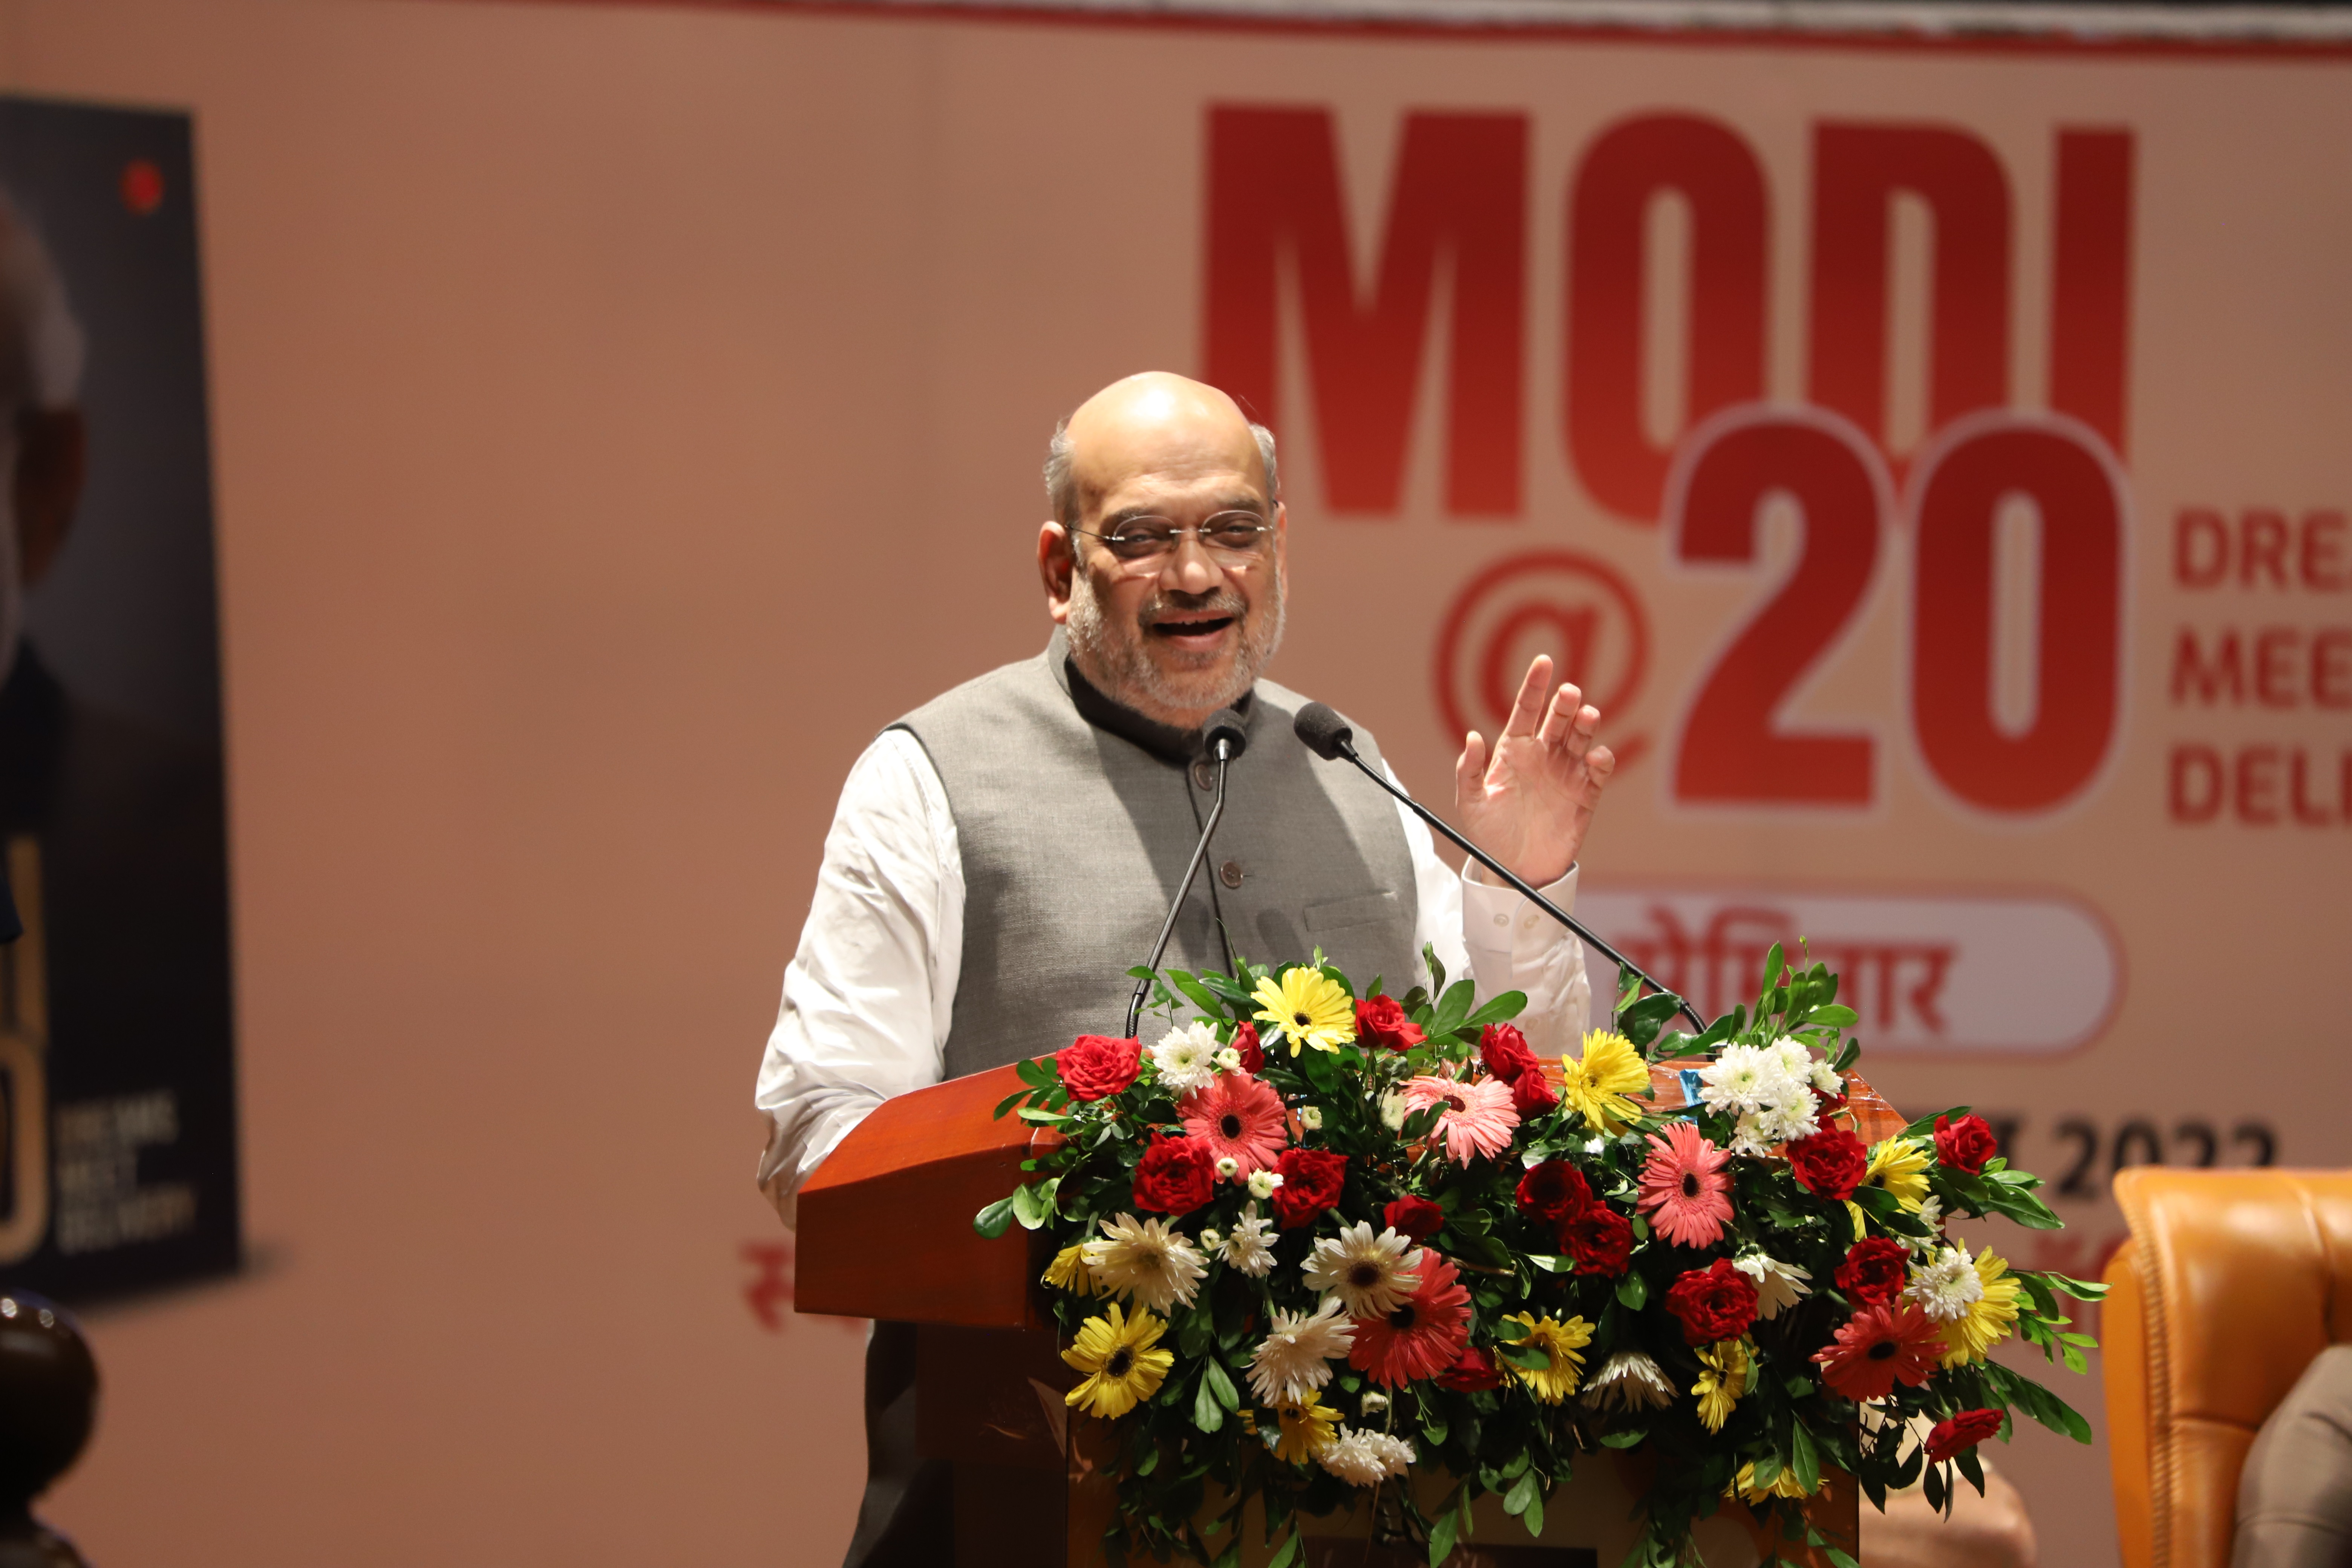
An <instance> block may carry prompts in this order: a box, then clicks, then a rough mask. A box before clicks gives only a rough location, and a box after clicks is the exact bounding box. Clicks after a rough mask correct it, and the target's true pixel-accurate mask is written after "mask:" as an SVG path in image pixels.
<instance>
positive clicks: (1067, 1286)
mask: <svg viewBox="0 0 2352 1568" xmlns="http://www.w3.org/2000/svg"><path fill="white" fill-rule="evenodd" d="M1086 1250H1087V1249H1086V1247H1085V1245H1084V1244H1083V1243H1081V1244H1079V1245H1077V1246H1075V1247H1064V1248H1062V1250H1061V1251H1059V1252H1057V1253H1055V1254H1054V1261H1053V1262H1051V1263H1049V1264H1047V1265H1045V1283H1046V1284H1048V1285H1051V1286H1052V1287H1054V1289H1056V1290H1067V1291H1068V1292H1069V1293H1070V1294H1071V1295H1073V1296H1107V1295H1108V1294H1109V1293H1110V1292H1109V1291H1108V1290H1106V1289H1103V1283H1102V1281H1101V1280H1099V1279H1096V1278H1095V1271H1094V1270H1093V1269H1091V1268H1087V1259H1086Z"/></svg>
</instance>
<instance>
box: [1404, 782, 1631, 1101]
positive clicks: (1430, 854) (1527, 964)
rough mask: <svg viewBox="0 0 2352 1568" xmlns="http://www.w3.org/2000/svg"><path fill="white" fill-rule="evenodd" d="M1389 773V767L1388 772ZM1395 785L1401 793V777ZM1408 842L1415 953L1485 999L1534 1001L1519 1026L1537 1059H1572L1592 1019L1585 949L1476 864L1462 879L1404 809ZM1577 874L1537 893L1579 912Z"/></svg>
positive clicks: (1425, 826)
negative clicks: (1428, 954)
mask: <svg viewBox="0 0 2352 1568" xmlns="http://www.w3.org/2000/svg"><path fill="white" fill-rule="evenodd" d="M1382 765H1383V766H1385V765H1386V764H1385V763H1384V764H1382ZM1389 782H1390V783H1391V784H1397V787H1398V788H1400V789H1402V788H1403V787H1404V786H1403V784H1402V783H1400V782H1399V781H1398V779H1397V776H1396V773H1395V771H1394V770H1392V769H1391V770H1390V771H1389ZM1397 816H1398V817H1399V818H1400V819H1401V820H1402V822H1403V824H1404V836H1405V842H1406V843H1407V844H1408V845H1410V846H1411V847H1412V877H1413V886H1414V889H1415V892H1416V902H1417V904H1418V914H1419V933H1418V935H1417V936H1416V938H1415V942H1416V945H1418V944H1420V943H1424V942H1425V943H1427V944H1429V945H1430V946H1433V947H1434V948H1436V949H1437V958H1438V962H1439V963H1443V964H1444V965H1445V969H1446V973H1447V976H1448V978H1449V981H1450V980H1451V979H1452V978H1454V977H1458V976H1460V975H1463V974H1465V973H1466V974H1468V975H1469V976H1470V977H1471V978H1472V979H1474V980H1475V981H1476V982H1477V983H1478V994H1479V996H1480V997H1482V998H1484V997H1488V996H1493V995H1496V994H1500V993H1502V992H1505V991H1523V992H1525V993H1527V998H1528V1005H1527V1011H1525V1012H1524V1013H1521V1014H1520V1015H1519V1018H1518V1026H1519V1028H1520V1029H1521V1031H1522V1032H1524V1033H1525V1034H1526V1035H1527V1037H1528V1045H1529V1046H1530V1047H1533V1048H1534V1049H1535V1050H1536V1052H1537V1053H1538V1055H1542V1056H1553V1057H1557V1056H1566V1055H1568V1054H1570V1051H1571V1049H1572V1048H1573V1047H1575V1045H1576V1042H1577V1041H1579V1040H1580V1039H1582V1038H1583V1037H1584V1030H1585V1027H1586V1020H1587V1019H1589V1018H1590V1017H1591V1015H1592V989H1591V982H1590V981H1588V980H1587V979H1586V978H1585V973H1584V943H1583V942H1580V941H1579V940H1578V939H1577V938H1576V937H1575V936H1574V935H1572V934H1571V933H1570V931H1567V930H1566V929H1565V928H1564V927H1562V926H1561V925H1560V924H1559V921H1555V920H1553V919H1552V918H1551V917H1550V916H1549V915H1548V914H1546V913H1544V912H1543V911H1542V910H1539V909H1538V908H1536V906H1535V905H1533V904H1531V903H1529V902H1528V900H1526V899H1525V898H1523V897H1522V896H1520V894H1518V893H1517V892H1516V891H1514V890H1513V889H1509V888H1505V887H1497V886H1494V885H1492V884H1490V883H1487V882H1486V881H1483V880H1479V879H1474V878H1472V877H1471V876H1470V875H1469V873H1470V871H1471V870H1472V869H1473V868H1475V864H1476V862H1475V861H1465V862H1464V863H1463V869H1462V870H1460V871H1455V870H1454V869H1452V868H1449V867H1448V866H1447V865H1446V864H1445V862H1444V861H1443V860H1441V859H1439V858H1437V840H1436V838H1435V837H1434V836H1433V835H1432V834H1431V832H1430V831H1429V825H1428V824H1426V823H1424V822H1423V821H1422V820H1421V818H1419V817H1418V816H1414V815H1413V814H1412V812H1410V811H1408V810H1406V809H1405V807H1404V805H1402V803H1400V804H1399V805H1398V806H1397ZM1576 876H1577V868H1575V867H1573V866H1570V868H1568V874H1567V875H1565V876H1563V877H1561V878H1560V879H1559V880H1558V881H1556V882H1554V883H1552V884H1551V885H1550V886H1549V887H1548V888H1539V889H1537V890H1538V892H1540V893H1542V894H1543V896H1544V897H1545V898H1547V899H1549V900H1551V901H1552V902H1553V903H1555V904H1558V905H1559V907H1560V908H1561V909H1563V910H1568V911H1569V912H1570V914H1573V913H1575V912H1576Z"/></svg>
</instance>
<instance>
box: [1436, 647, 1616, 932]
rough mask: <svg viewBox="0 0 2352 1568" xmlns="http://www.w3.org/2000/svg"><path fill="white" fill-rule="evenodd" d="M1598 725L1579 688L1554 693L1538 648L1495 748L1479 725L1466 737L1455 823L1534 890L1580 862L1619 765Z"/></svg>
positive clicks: (1457, 769)
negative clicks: (1597, 735) (1586, 838)
mask: <svg viewBox="0 0 2352 1568" xmlns="http://www.w3.org/2000/svg"><path fill="white" fill-rule="evenodd" d="M1547 698H1549V700H1546V699H1547ZM1600 722H1601V710H1599V709H1597V708H1588V707H1586V706H1584V694H1583V693H1582V692H1581V691H1579V690H1578V689H1576V688H1575V687H1573V686H1570V685H1567V684H1562V685H1561V686H1560V688H1559V689H1558V690H1556V691H1555V690H1553V689H1552V684H1551V658H1550V657H1549V655H1543V654H1539V655H1538V656H1537V657H1536V659H1535V661H1534V662H1533V663H1531V664H1529V665H1528V676H1527V679H1525V680H1522V681H1520V682H1519V695H1518V699H1517V701H1515V702H1513V703H1512V704H1511V717H1510V720H1509V721H1508V722H1507V723H1506V724H1505V725H1504V726H1503V732H1502V734H1501V735H1499V736H1498V737H1496V741H1495V746H1494V752H1493V754H1492V755H1491V756H1489V755H1488V753H1487V749H1486V741H1485V740H1484V739H1483V738H1482V737H1481V736H1480V735H1479V733H1478V731H1475V730H1473V731H1470V733H1469V735H1468V736H1467V737H1466V738H1465V740H1464V741H1463V743H1462V755H1461V758H1460V759H1459V760H1458V761H1457V762H1455V763H1454V817H1455V820H1456V821H1458V822H1459V823H1460V824H1461V826H1462V831H1463V832H1465V833H1466V834H1468V835H1469V836H1470V837H1472V838H1474V839H1475V840H1476V841H1477V842H1478V844H1479V845H1480V846H1481V847H1484V848H1485V849H1486V851H1487V853H1489V854H1491V855H1493V856H1494V857H1495V858H1496V859H1497V860H1500V861H1501V862H1502V863H1503V864H1504V865H1506V866H1508V867H1509V868H1511V869H1512V870H1513V871H1516V872H1517V873H1518V874H1519V875H1520V876H1521V877H1524V878H1526V879H1528V881H1529V882H1530V883H1532V884H1534V885H1535V886H1536V887H1538V888H1540V887H1543V886H1544V885H1546V884H1547V883H1549V882H1555V881H1558V880H1559V879H1560V878H1561V877H1563V876H1565V875H1567V873H1568V868H1570V866H1572V865H1574V864H1575V863H1576V856H1577V852H1578V850H1579V849H1580V848H1581V847H1583V844H1584V835H1585V831H1586V829H1587V828H1589V827H1591V825H1592V813H1593V810H1594V809H1595V808H1596V807H1597V806H1599V805H1600V804H1601V789H1602V788H1603V787H1604V786H1605V785H1606V784H1608V783H1609V775H1610V773H1612V772H1613V771H1615V769H1616V766H1617V758H1616V755H1615V753H1613V752H1611V751H1610V750H1609V748H1608V747H1606V746H1604V745H1601V744H1600V743H1599V742H1595V741H1594V740H1593V738H1592V733H1593V731H1594V729H1595V728H1597V727H1598V726H1599V724H1600Z"/></svg>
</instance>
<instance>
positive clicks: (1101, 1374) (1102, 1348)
mask: <svg viewBox="0 0 2352 1568" xmlns="http://www.w3.org/2000/svg"><path fill="white" fill-rule="evenodd" d="M1167 1329H1168V1325H1167V1324H1166V1323H1163V1322H1161V1321H1160V1320H1159V1319H1158V1318H1156V1317H1153V1316H1152V1315H1151V1313H1150V1312H1149V1311H1148V1310H1144V1309H1142V1308H1140V1307H1139V1308H1137V1309H1136V1313H1135V1316H1133V1317H1132V1318H1122V1317H1121V1315H1120V1311H1119V1307H1118V1303H1117V1302H1116V1301H1114V1302H1112V1303H1111V1308H1110V1311H1109V1313H1108V1315H1107V1316H1105V1317H1100V1318H1088V1319H1087V1321H1085V1322H1083V1323H1080V1324H1079V1325H1078V1333H1077V1339H1076V1342H1075V1343H1073V1344H1072V1345H1071V1346H1070V1348H1069V1349H1068V1350H1066V1351H1064V1352H1062V1359H1063V1360H1064V1361H1066V1362H1068V1363H1070V1364H1071V1365H1072V1366H1074V1367H1076V1368H1077V1369H1078V1370H1079V1371H1080V1372H1083V1373H1086V1374H1087V1377H1086V1381H1085V1382H1083V1383H1081V1384H1078V1385H1077V1387H1076V1388H1074V1389H1072V1390H1070V1392H1069V1393H1067V1394H1064V1395H1062V1400H1063V1403H1065V1404H1066V1405H1077V1406H1079V1407H1081V1408H1083V1409H1084V1410H1085V1411H1086V1413H1087V1415H1099V1416H1102V1417H1103V1418H1104V1419H1106V1420H1115V1419H1117V1418H1118V1417H1119V1416H1121V1415H1126V1414H1127V1413H1128V1412H1129V1411H1130V1410H1132V1409H1134V1408H1135V1407H1136V1406H1137V1405H1140V1404H1142V1403H1143V1402H1144V1401H1145V1400H1147V1399H1149V1398H1150V1397H1151V1396H1152V1395H1153V1394H1157V1393H1159V1392H1160V1384H1161V1383H1162V1382H1164V1381H1165V1380H1166V1378H1167V1376H1168V1369H1169V1368H1170V1367H1171V1366H1173V1365H1175V1364H1176V1354H1175V1352H1173V1351H1163V1350H1156V1349H1154V1348H1153V1347H1154V1346H1156V1345H1158V1344H1159V1343H1160V1335H1161V1334H1162V1333H1164V1332H1166V1331H1167Z"/></svg>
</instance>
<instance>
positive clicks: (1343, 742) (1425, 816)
mask: <svg viewBox="0 0 2352 1568" xmlns="http://www.w3.org/2000/svg"><path fill="white" fill-rule="evenodd" d="M1291 728H1292V729H1293V730H1294V731H1297V735H1298V739H1299V741H1300V742H1302V743H1303V744H1304V745H1305V746H1306V747H1307V750H1308V751H1310V752H1314V753H1315V754H1316V755H1317V756H1318V757H1321V758H1322V759H1323V760H1324V761H1326V762H1336V761H1338V760H1339V758H1341V757H1345V758H1346V759H1347V760H1348V761H1349V762H1351V763H1355V764H1356V766H1357V767H1359V768H1360V769H1362V770H1363V773H1364V776H1365V777H1366V778H1368V779H1370V780H1371V781H1372V782H1373V783H1374V784H1378V785H1380V786H1381V788H1382V789H1384V790H1386V791H1388V792H1389V794H1391V795H1394V796H1396V797H1397V799H1399V800H1401V801H1402V802H1403V803H1404V805H1405V806H1406V808H1407V809H1408V810H1410V811H1411V812H1412V814H1413V815H1414V816H1418V817H1420V818H1421V819H1422V820H1423V822H1426V823H1427V824H1429V826H1432V827H1433V828H1435V829H1436V830H1437V831H1438V832H1440V833H1443V834H1444V835H1445V837H1448V838H1450V839H1452V840H1453V841H1454V843H1455V844H1457V845H1459V846H1460V847H1462V848H1463V850H1464V851H1465V852H1466V853H1467V854H1468V855H1469V857H1470V858H1472V859H1473V860H1475V861H1477V862H1478V864H1480V865H1481V866H1484V867H1486V869H1488V870H1489V871H1492V872H1493V873H1495V875H1496V876H1497V877H1500V878H1501V879H1503V880H1504V881H1506V882H1507V883H1509V884H1510V885H1511V886H1512V887H1513V888H1514V889H1517V891H1518V893H1519V896H1520V897H1522V898H1524V899H1526V900H1528V901H1529V902H1531V903H1533V904H1534V905H1535V906H1536V907H1537V908H1538V909H1539V910H1543V912H1544V913H1546V914H1548V915H1549V916H1550V917H1551V918H1552V919H1554V920H1556V921H1559V923H1560V924H1562V925H1564V926H1566V927H1567V928H1568V929H1569V930H1570V931H1574V932H1575V933H1576V934H1577V935H1578V936H1580V937H1582V938H1583V939H1584V940H1585V942H1587V943H1589V944H1590V945H1591V946H1592V947H1593V948H1594V949H1595V950H1597V951H1598V952H1600V953H1601V955H1602V956H1603V957H1605V958H1607V959H1609V960H1610V961H1611V962H1612V963H1615V964H1616V965H1617V967H1618V968H1620V969H1624V970H1630V971H1631V972H1632V973H1633V974H1634V975H1635V976H1637V977H1638V978H1639V979H1640V980H1641V982H1642V984H1644V985H1647V986H1648V987H1649V988H1650V989H1651V990H1653V991H1655V992H1659V993H1661V994H1664V995H1668V996H1673V997H1674V999H1675V1011H1676V1012H1678V1013H1680V1014H1681V1015H1682V1016H1684V1017H1685V1018H1688V1019H1689V1020H1690V1021H1691V1026H1692V1027H1694V1028H1696V1029H1697V1030H1698V1031H1699V1032H1700V1033H1701V1034H1705V1033H1706V1020H1705V1019H1703V1018H1701V1017H1700V1016H1698V1015H1697V1014H1696V1013H1695V1012H1693V1011H1692V1010H1691V1005H1690V1004H1689V1003H1687V1002H1685V1001H1684V1000H1683V999H1682V997H1681V996H1680V995H1679V994H1676V993H1675V992H1672V991H1669V990H1667V989H1666V987H1664V986H1663V985H1661V984H1658V983H1657V982H1656V981H1655V980H1654V979H1652V978H1651V977H1650V975H1649V974H1648V973H1647V972H1645V971H1644V970H1643V968H1642V967H1641V965H1639V964H1637V963H1634V962H1633V960H1632V959H1630V958H1627V957H1626V956H1625V955H1624V954H1623V953H1622V952H1618V951H1617V950H1616V949H1615V948H1613V947H1612V946H1610V945H1609V944H1608V943H1607V942H1603V941H1601V939H1600V938H1599V937H1597V936H1595V935H1593V934H1592V933H1591V931H1588V930H1586V929H1585V928H1584V927H1583V926H1582V925H1581V924H1580V923H1579V922H1578V921H1577V919H1576V917H1575V916H1574V915H1571V914H1570V913H1569V912H1568V911H1567V910H1563V909H1561V908H1560V907H1559V905H1558V904H1555V903H1553V902H1552V901H1551V900H1549V899H1547V898H1545V897H1544V896H1543V895H1542V894H1541V893H1538V892H1537V891H1536V890H1535V889H1533V888H1531V887H1529V886H1528V884H1527V883H1526V882H1525V881H1523V880H1521V879H1519V877H1518V876H1517V874H1516V873H1514V872H1513V871H1512V870H1511V869H1510V868H1508V867H1507V866H1505V865H1504V864H1503V863H1502V862H1501V861H1499V860H1497V859H1496V858H1494V857H1493V856H1492V855H1489V854H1487V853H1486V851H1485V850H1484V849H1481V848H1479V847H1477V846H1476V845H1475V844H1473V843H1471V842H1470V840H1468V839H1467V838H1465V837H1462V835H1460V834H1459V833H1456V832H1454V829H1453V828H1451V827H1449V826H1446V824H1445V821H1444V818H1443V817H1440V816H1438V815H1437V814H1436V813H1435V812H1433V811H1432V810H1430V809H1429V808H1428V807H1427V806H1425V805H1422V804H1421V802H1419V801H1417V800H1415V799H1413V798H1412V796H1411V795H1407V794H1405V792H1404V791H1402V790H1401V789H1399V788H1398V787H1397V786H1396V785H1394V784H1391V783H1390V782H1389V781H1388V779H1387V778H1386V776H1384V775H1383V774H1382V773H1381V771H1380V770H1379V769H1378V768H1375V767H1373V766H1372V765H1371V764H1370V763H1367V762H1365V761H1364V759H1363V758H1362V757H1361V756H1360V755H1359V754H1358V753H1357V751H1356V744H1355V742H1356V732H1355V731H1354V730H1352V729H1350V728H1349V725H1348V721H1346V720H1345V719H1342V718H1340V717H1339V714H1338V713H1336V712H1334V711H1332V710H1330V709H1329V708H1328V707H1326V706H1324V705H1323V704H1322V703H1320V702H1309V703H1308V704H1307V706H1306V707H1304V708H1301V709H1300V710H1298V716H1297V718H1296V719H1295V720H1293V721H1291ZM1206 842H1207V840H1205V839H1203V840H1202V843H1203V844H1205V843H1206ZM1194 859H1195V861H1196V862H1197V860H1198V859H1199V857H1197V856H1195V857H1194ZM1160 940H1161V941H1163V942H1164V941H1166V940H1167V938H1166V937H1165V935H1163V936H1162V937H1161V938H1160Z"/></svg>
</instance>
